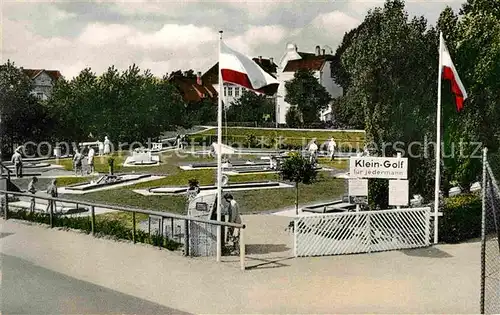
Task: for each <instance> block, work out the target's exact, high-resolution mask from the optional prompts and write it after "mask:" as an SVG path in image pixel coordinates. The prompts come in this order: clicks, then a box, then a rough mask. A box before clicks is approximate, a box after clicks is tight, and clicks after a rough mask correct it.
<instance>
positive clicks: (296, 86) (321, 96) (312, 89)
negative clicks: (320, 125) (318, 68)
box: [285, 70, 332, 125]
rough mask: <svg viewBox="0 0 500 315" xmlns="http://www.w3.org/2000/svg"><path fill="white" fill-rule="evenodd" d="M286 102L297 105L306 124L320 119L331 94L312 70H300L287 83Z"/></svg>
mask: <svg viewBox="0 0 500 315" xmlns="http://www.w3.org/2000/svg"><path fill="white" fill-rule="evenodd" d="M285 88H286V96H285V102H287V103H288V104H290V105H292V106H296V107H297V110H298V111H299V112H300V113H301V116H302V122H303V123H304V124H306V125H309V124H311V123H315V122H318V121H319V113H320V111H321V110H324V109H326V108H327V107H328V104H329V103H330V101H331V99H332V98H331V96H330V94H329V93H328V91H327V90H326V89H325V87H324V86H322V85H321V84H320V83H319V81H318V79H317V78H316V77H315V76H314V73H313V72H312V71H311V70H298V71H296V72H295V74H294V76H293V79H292V80H290V81H288V82H286V83H285Z"/></svg>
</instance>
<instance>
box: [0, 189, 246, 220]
mask: <svg viewBox="0 0 500 315" xmlns="http://www.w3.org/2000/svg"><path fill="white" fill-rule="evenodd" d="M0 194H9V195H15V196H23V197H29V198H35V199H42V200H51V201H56V202H65V203H77V204H79V205H86V206H89V207H94V208H96V207H97V208H105V209H112V210H119V211H125V212H135V213H141V214H147V215H154V216H159V217H162V218H172V219H179V220H186V221H191V222H200V223H208V224H212V225H220V226H227V227H234V228H240V229H244V228H245V227H246V226H245V224H238V223H231V222H223V221H215V220H204V219H199V218H196V217H191V216H186V215H179V214H174V213H168V212H161V211H153V210H144V209H137V208H128V207H122V206H115V205H106V204H97V203H92V202H88V201H80V200H71V199H62V198H53V197H44V196H36V195H33V194H26V193H19V192H12V191H7V190H0Z"/></svg>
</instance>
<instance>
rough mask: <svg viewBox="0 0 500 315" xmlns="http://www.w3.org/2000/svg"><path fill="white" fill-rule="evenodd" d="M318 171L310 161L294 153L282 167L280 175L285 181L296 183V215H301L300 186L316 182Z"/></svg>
mask: <svg viewBox="0 0 500 315" xmlns="http://www.w3.org/2000/svg"><path fill="white" fill-rule="evenodd" d="M317 174H318V171H317V170H316V168H315V167H314V165H313V164H311V163H310V162H309V160H308V159H306V158H305V157H303V156H302V155H300V153H293V154H291V155H290V157H289V158H288V159H285V161H284V162H283V164H282V165H281V171H280V175H281V177H282V178H283V179H284V180H288V181H291V182H294V183H295V213H296V214H298V213H299V184H301V183H302V184H305V185H310V184H312V183H313V182H314V181H315V180H316V176H317Z"/></svg>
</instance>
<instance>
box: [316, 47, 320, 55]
mask: <svg viewBox="0 0 500 315" xmlns="http://www.w3.org/2000/svg"><path fill="white" fill-rule="evenodd" d="M319 51H320V48H319V46H316V56H319Z"/></svg>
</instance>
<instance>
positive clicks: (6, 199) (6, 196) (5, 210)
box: [4, 193, 9, 220]
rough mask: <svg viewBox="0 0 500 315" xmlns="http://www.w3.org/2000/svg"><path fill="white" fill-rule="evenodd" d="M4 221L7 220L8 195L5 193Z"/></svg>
mask: <svg viewBox="0 0 500 315" xmlns="http://www.w3.org/2000/svg"><path fill="white" fill-rule="evenodd" d="M4 217H5V220H8V219H9V194H8V193H5V208H4Z"/></svg>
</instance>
